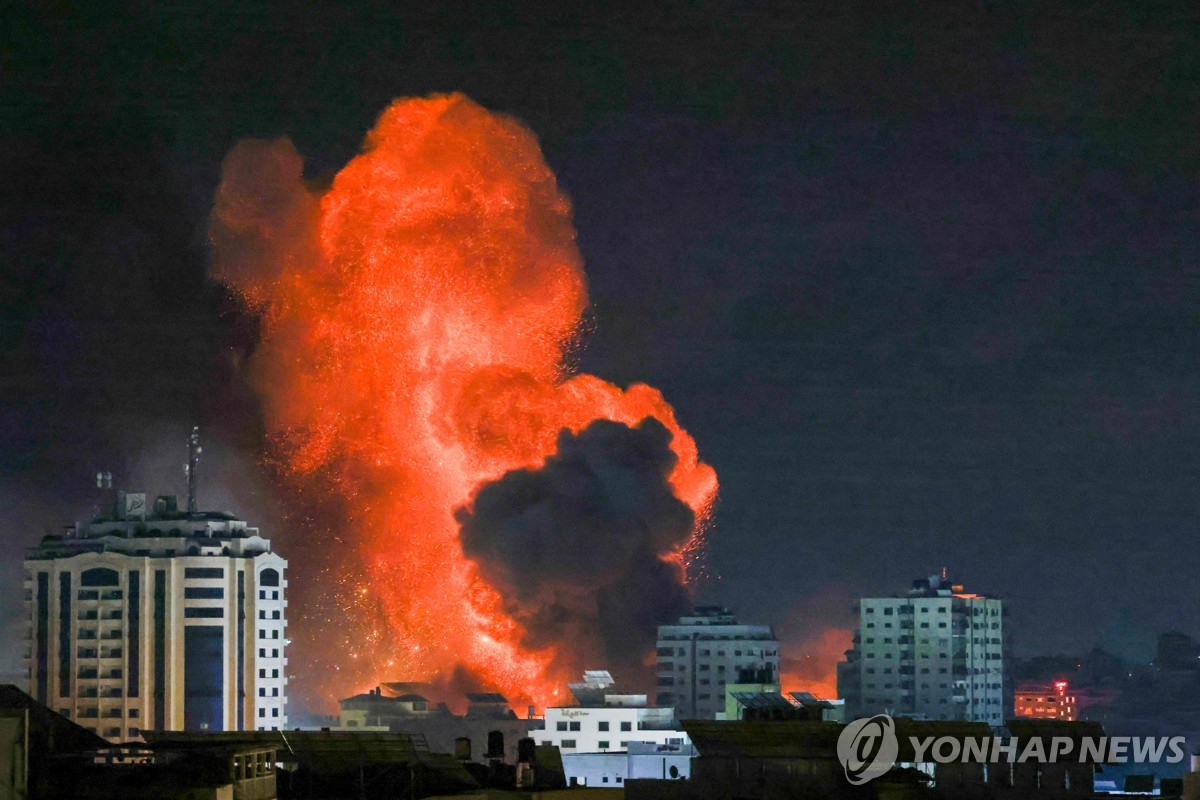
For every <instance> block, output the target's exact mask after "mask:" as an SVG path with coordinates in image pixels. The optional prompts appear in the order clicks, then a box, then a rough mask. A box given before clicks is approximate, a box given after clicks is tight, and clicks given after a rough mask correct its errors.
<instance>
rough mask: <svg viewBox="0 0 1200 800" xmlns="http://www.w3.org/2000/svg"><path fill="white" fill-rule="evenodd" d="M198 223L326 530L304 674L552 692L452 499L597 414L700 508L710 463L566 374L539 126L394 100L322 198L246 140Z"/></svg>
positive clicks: (558, 208)
mask: <svg viewBox="0 0 1200 800" xmlns="http://www.w3.org/2000/svg"><path fill="white" fill-rule="evenodd" d="M211 231H212V239H213V243H214V251H215V252H214V273H215V274H216V276H217V277H218V278H220V279H221V280H223V281H227V282H228V283H229V284H230V285H232V286H233V287H235V288H236V289H237V290H238V291H240V292H241V293H243V295H244V296H245V297H246V298H247V299H248V300H249V301H250V302H252V303H253V304H255V305H256V306H258V307H260V308H261V309H262V310H263V313H264V317H263V319H264V322H263V328H264V331H263V337H262V341H261V342H260V345H259V347H258V349H257V350H256V352H255V353H254V355H253V357H252V359H251V360H250V367H249V368H250V379H251V381H252V382H253V383H254V385H255V386H256V388H257V390H258V392H259V393H260V395H261V397H262V402H263V410H264V418H265V420H266V424H267V427H268V433H269V436H270V437H271V441H272V443H273V449H274V458H275V460H276V463H277V464H278V466H279V469H280V470H281V472H282V474H283V475H284V476H285V478H286V480H287V482H288V484H289V486H290V487H291V489H292V491H293V492H294V493H296V494H297V495H301V496H304V497H305V498H306V502H308V503H311V504H312V506H311V508H310V509H308V510H306V511H305V512H304V513H305V515H306V516H308V517H309V518H310V522H308V523H307V524H308V525H309V526H310V527H311V529H313V530H314V531H317V532H320V533H321V534H322V535H323V536H327V537H328V540H329V542H330V545H331V546H330V547H328V548H325V552H324V553H322V554H321V557H325V556H328V557H330V558H332V559H333V562H332V564H331V565H330V566H329V567H328V571H327V572H323V573H321V580H320V583H319V585H318V586H316V587H314V588H313V590H312V592H313V595H315V596H318V597H319V598H322V600H321V602H319V603H316V604H315V605H314V606H311V607H310V610H309V612H308V613H307V614H306V615H304V616H303V617H301V619H300V620H299V623H300V624H299V625H298V628H297V631H296V632H295V633H296V636H295V638H296V640H297V645H298V647H299V648H300V655H299V658H298V659H297V661H298V663H301V664H303V665H304V669H303V671H304V672H307V673H309V674H319V675H321V676H322V682H321V686H320V688H319V689H318V688H317V687H313V686H310V687H303V686H302V687H301V689H302V690H304V689H305V688H307V689H308V690H309V691H310V692H312V693H315V694H321V695H323V696H324V697H326V698H333V697H336V696H337V694H338V693H346V692H348V691H350V690H352V689H355V688H359V687H361V686H364V685H367V684H368V683H374V682H375V681H376V680H377V679H378V677H379V676H380V675H381V674H385V673H386V674H388V675H391V676H393V677H395V678H397V679H407V680H425V679H428V678H430V677H432V676H435V675H437V674H440V673H444V672H445V671H447V670H449V669H452V668H455V667H456V666H460V665H461V666H463V667H465V668H466V669H467V670H469V671H470V672H471V673H472V674H474V675H477V676H479V677H480V679H481V680H483V681H485V682H487V683H488V684H489V685H491V686H494V687H496V688H498V689H500V690H502V691H506V692H508V693H510V695H511V697H512V699H516V698H520V697H532V699H534V700H535V701H541V700H544V699H546V698H548V697H549V696H550V695H551V693H552V686H553V684H554V682H555V681H557V680H558V679H561V678H562V677H565V675H566V674H568V673H564V672H560V670H566V669H568V667H567V665H568V664H570V665H571V666H570V670H571V671H572V672H573V671H574V669H575V668H577V667H578V666H579V663H576V661H575V659H574V657H573V656H572V653H571V652H569V648H568V647H566V646H564V645H563V643H561V642H555V641H548V640H543V639H539V638H537V637H534V639H532V640H531V639H527V634H528V632H527V631H525V630H524V629H523V627H522V625H521V624H520V622H519V621H516V620H514V619H513V618H512V617H511V616H509V615H508V614H507V613H506V612H505V603H504V601H503V600H502V599H501V595H500V594H499V593H498V592H497V589H496V587H495V586H494V585H492V584H491V583H489V581H488V580H487V576H486V575H482V574H481V573H480V572H478V571H477V570H476V569H475V568H474V565H473V564H472V562H470V561H469V560H468V559H466V558H464V556H463V552H462V546H461V544H460V542H459V539H458V526H457V524H456V522H455V519H454V516H453V511H454V509H456V508H458V507H460V506H462V505H464V504H465V503H467V502H469V501H470V499H471V497H472V494H473V492H474V491H475V489H476V488H477V487H479V486H480V485H481V484H483V483H485V482H487V481H493V480H496V479H498V478H500V477H501V476H502V475H504V474H505V473H506V472H509V471H511V470H514V469H521V468H537V467H539V466H540V465H541V464H542V462H543V460H544V459H545V458H546V457H547V456H549V455H550V454H552V453H553V452H554V451H555V447H556V441H557V437H558V434H559V431H560V430H562V429H564V428H566V429H568V430H571V431H579V430H581V429H583V428H585V427H586V426H587V425H588V424H589V423H591V422H592V421H593V420H597V419H609V420H615V421H619V422H623V423H626V424H636V423H638V422H640V421H641V420H642V419H644V418H646V417H653V418H654V419H656V420H658V422H660V423H661V424H662V425H663V426H665V427H666V429H667V430H669V431H670V433H671V439H670V448H671V450H672V451H673V453H674V455H675V459H676V460H675V464H674V467H673V468H672V469H671V470H670V474H669V482H670V485H671V488H672V490H673V492H674V493H675V495H676V496H677V497H678V498H679V499H680V500H682V501H683V502H684V503H686V505H687V506H688V507H689V508H690V509H691V511H692V512H693V513H694V514H695V516H696V518H697V519H698V520H701V521H702V520H703V519H704V517H705V515H706V513H707V511H708V509H709V508H710V506H711V503H712V500H713V497H714V496H715V493H716V476H715V474H714V473H713V471H712V469H711V468H710V467H708V466H707V465H705V464H703V463H702V462H700V461H699V458H698V454H697V450H696V446H695V443H694V442H693V440H692V439H691V437H690V436H688V434H687V433H686V432H685V431H684V430H683V429H682V428H681V427H680V426H679V424H678V423H677V422H676V420H675V416H674V412H673V410H672V409H671V407H670V406H669V405H668V404H667V403H666V401H665V400H664V399H663V398H662V395H661V394H659V393H658V392H657V391H656V390H654V389H652V388H650V387H648V386H644V385H634V386H631V387H629V388H628V389H626V390H622V389H620V388H619V387H616V386H613V385H611V384H608V383H605V382H604V381H602V380H600V379H599V378H595V377H592V376H588V375H574V376H572V375H569V374H568V373H567V370H566V369H565V367H564V354H565V353H566V352H567V351H568V349H569V348H570V347H571V346H572V344H573V343H574V338H575V335H576V331H577V329H578V326H579V321H580V315H581V313H582V312H583V310H584V308H585V306H586V303H587V298H586V292H585V288H584V278H583V272H582V266H581V261H580V257H579V253H578V250H577V248H576V245H575V234H574V229H573V227H572V224H571V215H570V205H569V203H568V202H567V200H566V198H565V197H564V196H563V195H562V194H561V192H559V190H558V186H557V183H556V181H555V179H554V175H553V174H552V173H551V172H550V170H549V168H548V167H547V166H546V164H545V162H544V161H543V159H542V156H541V152H540V150H539V149H538V146H537V142H536V140H535V138H534V136H533V135H532V134H531V133H530V132H529V131H528V130H527V129H525V128H524V127H523V126H522V125H520V124H519V123H518V122H516V121H515V120H512V119H510V118H507V117H504V116H501V115H496V114H491V113H489V112H487V111H486V110H484V109H483V108H481V107H480V106H478V105H476V104H475V103H473V102H471V101H470V100H468V99H467V98H465V97H462V96H461V95H451V96H442V97H432V98H429V99H422V100H401V101H397V102H396V103H394V104H393V105H392V106H391V107H389V108H388V109H387V110H386V111H385V112H384V113H383V115H382V116H381V117H380V119H379V121H378V123H377V124H376V126H375V128H374V129H373V130H372V131H371V132H370V133H369V134H368V136H367V140H366V143H365V146H364V153H363V154H362V155H361V156H359V157H357V158H355V159H354V160H352V161H351V162H350V163H349V164H348V165H346V167H345V168H344V169H342V171H341V172H340V173H339V174H338V175H337V176H336V178H335V179H334V180H333V183H332V186H331V187H330V188H329V190H328V191H327V192H324V193H319V192H317V191H315V190H313V189H310V188H309V187H308V186H306V185H305V183H304V181H303V179H302V161H301V159H300V157H299V155H298V154H297V153H296V152H295V149H294V148H293V147H292V146H291V145H290V143H288V142H286V141H284V140H279V141H275V142H270V143H267V142H252V143H242V144H240V145H239V146H237V147H235V148H234V150H233V151H232V152H231V153H230V155H229V156H228V157H227V159H226V162H225V164H224V166H223V170H222V181H221V185H220V187H219V188H218V191H217V198H216V202H215V205H214V210H213V216H212V222H211ZM699 529H700V525H699V524H698V525H696V526H694V527H693V528H692V531H691V533H692V536H691V538H690V539H689V540H688V541H687V542H685V543H682V544H680V546H679V552H676V553H675V557H676V558H677V559H684V560H685V559H686V553H687V551H688V549H689V548H694V547H695V546H696V543H697V541H698V538H697V534H698V531H699ZM339 545H348V546H351V547H352V548H353V550H354V553H355V558H354V559H348V558H346V552H345V551H346V549H347V548H346V546H339ZM313 549H314V550H316V548H313ZM294 588H295V591H297V592H300V591H305V590H306V587H304V585H303V584H302V583H299V582H297V583H296V584H294ZM297 605H300V604H299V603H298V604H297ZM529 641H536V642H537V645H538V646H536V647H531V646H529V645H528V642H529ZM527 691H528V692H529V694H528V695H527V694H526V692H527Z"/></svg>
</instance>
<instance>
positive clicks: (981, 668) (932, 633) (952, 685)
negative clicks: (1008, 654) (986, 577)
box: [838, 575, 1006, 725]
mask: <svg viewBox="0 0 1200 800" xmlns="http://www.w3.org/2000/svg"><path fill="white" fill-rule="evenodd" d="M854 641H855V646H854V648H853V649H851V650H849V651H847V653H846V661H845V662H843V663H842V664H840V665H839V667H838V694H839V695H841V696H842V697H843V698H845V700H846V715H847V718H854V717H861V716H865V715H870V714H876V713H889V714H892V715H895V716H904V717H913V718H917V719H931V720H966V721H971V722H986V723H988V724H989V725H1001V724H1003V720H1004V714H1005V712H1006V708H1005V704H1004V601H1003V600H1000V599H999V598H995V597H987V596H985V595H980V594H973V593H969V592H966V591H964V590H963V587H962V586H961V585H959V584H952V583H949V582H948V581H947V580H946V578H945V575H942V576H940V577H939V576H932V577H930V578H926V579H922V580H918V581H915V582H914V583H913V588H912V590H911V591H910V592H909V593H908V594H907V595H905V596H900V597H871V598H863V599H862V600H861V601H859V627H858V631H857V632H856V633H855V638H854Z"/></svg>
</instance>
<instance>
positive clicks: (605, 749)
mask: <svg viewBox="0 0 1200 800" xmlns="http://www.w3.org/2000/svg"><path fill="white" fill-rule="evenodd" d="M570 688H571V692H572V694H574V695H575V698H576V700H577V701H578V702H579V704H578V705H574V706H561V707H551V708H547V709H546V715H545V720H544V722H545V726H544V728H543V729H542V730H538V731H531V732H530V734H529V735H530V736H532V737H533V738H534V739H535V740H537V743H538V744H540V745H552V746H554V747H557V748H558V749H559V750H560V751H561V752H562V754H563V756H564V757H565V756H566V755H568V754H570V753H625V752H627V751H628V749H629V747H630V745H631V744H634V743H645V744H653V745H689V744H691V741H690V740H689V739H688V735H687V734H686V733H684V732H683V731H679V730H675V728H674V726H673V722H674V718H675V712H674V709H672V708H650V707H648V706H647V703H646V695H644V694H622V693H619V692H618V691H616V689H615V688H614V686H613V680H612V677H611V676H610V675H609V674H608V673H607V672H603V671H599V670H598V671H594V672H587V673H585V676H584V682H583V683H573V684H571V685H570Z"/></svg>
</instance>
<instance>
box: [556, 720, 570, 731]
mask: <svg viewBox="0 0 1200 800" xmlns="http://www.w3.org/2000/svg"><path fill="white" fill-rule="evenodd" d="M555 727H556V728H557V729H558V730H560V731H565V730H566V729H567V723H565V722H560V723H558V725H556V726H555Z"/></svg>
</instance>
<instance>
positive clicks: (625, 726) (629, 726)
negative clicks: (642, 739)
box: [621, 722, 633, 731]
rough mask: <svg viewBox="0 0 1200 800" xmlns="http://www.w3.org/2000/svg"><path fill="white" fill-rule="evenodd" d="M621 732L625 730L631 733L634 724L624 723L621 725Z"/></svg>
mask: <svg viewBox="0 0 1200 800" xmlns="http://www.w3.org/2000/svg"><path fill="white" fill-rule="evenodd" d="M621 730H623V731H631V730H633V723H632V722H622V723H621Z"/></svg>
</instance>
